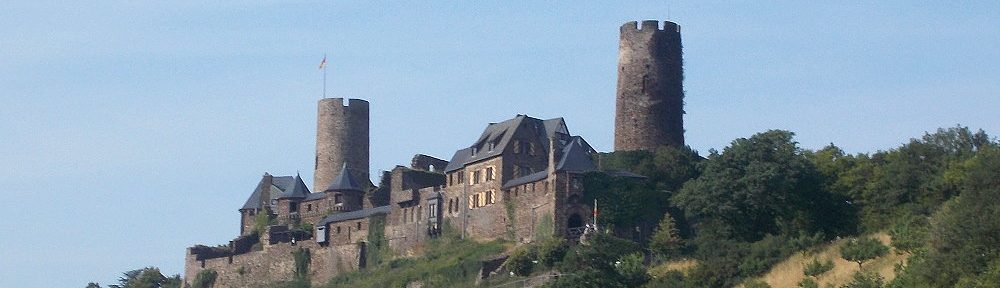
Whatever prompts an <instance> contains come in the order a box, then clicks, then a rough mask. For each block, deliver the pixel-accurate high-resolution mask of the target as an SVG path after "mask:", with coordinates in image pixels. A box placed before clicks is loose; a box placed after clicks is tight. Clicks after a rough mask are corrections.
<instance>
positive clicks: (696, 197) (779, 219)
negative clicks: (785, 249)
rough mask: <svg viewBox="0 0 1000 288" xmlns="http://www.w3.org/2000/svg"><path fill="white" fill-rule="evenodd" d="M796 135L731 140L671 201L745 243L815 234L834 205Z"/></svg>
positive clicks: (785, 133)
mask: <svg viewBox="0 0 1000 288" xmlns="http://www.w3.org/2000/svg"><path fill="white" fill-rule="evenodd" d="M793 136H794V133H792V132H788V131H781V130H771V131H767V132H764V133H759V134H756V135H753V136H752V137H750V138H741V139H737V140H735V141H733V143H732V144H731V145H730V146H729V147H726V148H725V149H724V150H723V152H722V153H721V154H718V153H712V154H711V155H709V157H708V161H707V162H705V165H704V171H703V172H702V174H701V176H700V177H698V178H697V179H695V180H692V181H688V182H687V183H686V184H685V185H684V188H683V189H681V191H680V193H678V194H677V195H674V197H673V198H672V200H673V202H674V204H675V205H678V206H679V207H681V208H683V209H684V210H685V212H686V213H687V214H688V215H687V216H688V219H692V220H694V221H702V222H703V221H704V220H705V219H714V221H717V224H721V225H722V226H720V227H719V228H721V229H723V230H726V231H731V234H730V235H731V236H732V237H736V238H738V239H740V240H742V241H748V242H752V241H757V240H759V239H761V238H763V237H764V235H766V234H776V235H777V234H783V233H784V232H790V231H801V230H806V231H817V230H821V229H824V228H829V227H823V226H825V225H822V224H821V223H823V221H825V220H824V219H825V218H835V217H823V216H822V215H817V214H815V213H817V211H824V212H825V211H829V210H831V209H829V208H830V207H831V205H833V204H835V203H833V202H831V201H828V200H826V199H828V198H829V195H825V194H827V193H825V192H824V191H822V190H821V189H820V185H819V180H820V179H819V176H820V174H819V173H818V172H817V171H816V168H815V167H814V166H813V164H812V163H811V162H810V161H809V160H808V158H806V156H805V155H804V154H803V151H802V150H801V149H799V147H798V146H797V143H796V142H794V141H793V140H792V137H793Z"/></svg>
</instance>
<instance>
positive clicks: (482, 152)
mask: <svg viewBox="0 0 1000 288" xmlns="http://www.w3.org/2000/svg"><path fill="white" fill-rule="evenodd" d="M529 127H530V128H531V129H537V130H535V131H539V132H538V134H537V135H534V136H533V137H537V139H538V143H540V144H541V147H540V148H541V149H542V151H547V150H548V149H549V147H548V145H549V140H548V139H549V138H551V137H559V136H558V135H560V134H562V135H569V129H567V128H566V121H565V120H563V118H552V119H548V120H541V119H538V118H533V117H530V116H526V115H517V116H514V118H511V119H508V120H506V121H503V122H500V123H490V124H489V125H487V126H486V129H483V133H482V134H481V135H479V139H477V140H476V142H474V143H473V144H472V146H469V147H468V148H465V149H461V150H458V151H456V152H455V155H454V156H452V158H451V161H449V162H448V167H445V172H451V171H455V170H458V169H461V168H462V167H464V166H465V165H466V164H469V163H472V162H476V161H480V160H483V159H487V158H491V157H494V156H497V155H500V154H501V153H503V151H504V150H506V149H507V146H509V145H511V144H510V143H511V139H512V138H513V137H514V135H515V134H518V129H522V128H529Z"/></svg>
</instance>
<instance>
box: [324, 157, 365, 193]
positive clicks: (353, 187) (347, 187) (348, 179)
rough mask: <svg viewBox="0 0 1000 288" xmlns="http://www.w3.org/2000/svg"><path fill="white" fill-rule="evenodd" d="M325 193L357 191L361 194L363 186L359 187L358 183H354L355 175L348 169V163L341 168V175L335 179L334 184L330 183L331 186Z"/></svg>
mask: <svg viewBox="0 0 1000 288" xmlns="http://www.w3.org/2000/svg"><path fill="white" fill-rule="evenodd" d="M369 181H370V180H369ZM323 191H324V192H325V191H338V192H344V191H357V192H360V191H362V190H361V185H358V182H357V181H354V175H351V171H350V170H348V169H347V163H344V166H342V167H341V168H340V174H339V175H337V177H336V178H333V182H330V186H328V187H326V190H323Z"/></svg>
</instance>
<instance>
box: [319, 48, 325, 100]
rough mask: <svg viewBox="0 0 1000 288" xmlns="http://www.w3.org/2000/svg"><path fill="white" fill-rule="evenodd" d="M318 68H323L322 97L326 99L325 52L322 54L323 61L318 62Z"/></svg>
mask: <svg viewBox="0 0 1000 288" xmlns="http://www.w3.org/2000/svg"><path fill="white" fill-rule="evenodd" d="M319 69H320V70H323V99H326V54H323V61H320V62H319Z"/></svg>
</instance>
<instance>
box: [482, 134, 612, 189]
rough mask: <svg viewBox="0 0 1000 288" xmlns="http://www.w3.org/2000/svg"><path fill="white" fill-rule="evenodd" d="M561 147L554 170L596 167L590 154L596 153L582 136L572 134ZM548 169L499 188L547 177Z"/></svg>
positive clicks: (591, 168) (516, 179)
mask: <svg viewBox="0 0 1000 288" xmlns="http://www.w3.org/2000/svg"><path fill="white" fill-rule="evenodd" d="M564 141H565V142H566V143H564V144H563V149H562V150H561V151H560V152H559V156H558V157H559V159H558V161H556V171H557V172H562V171H567V172H577V173H581V172H587V171H593V170H596V169H597V166H596V165H594V161H593V160H592V158H591V157H592V155H593V154H594V153H596V151H594V148H592V147H590V144H588V143H587V141H586V140H583V137H580V136H572V137H569V139H568V140H564ZM548 176H549V175H548V171H547V170H542V171H538V172H535V173H531V174H528V175H525V176H522V177H518V178H514V179H511V180H509V181H507V182H506V183H504V184H503V186H502V187H501V189H508V188H510V187H514V186H517V185H522V184H527V183H531V182H535V181H540V180H542V179H545V178H546V177H548Z"/></svg>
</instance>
